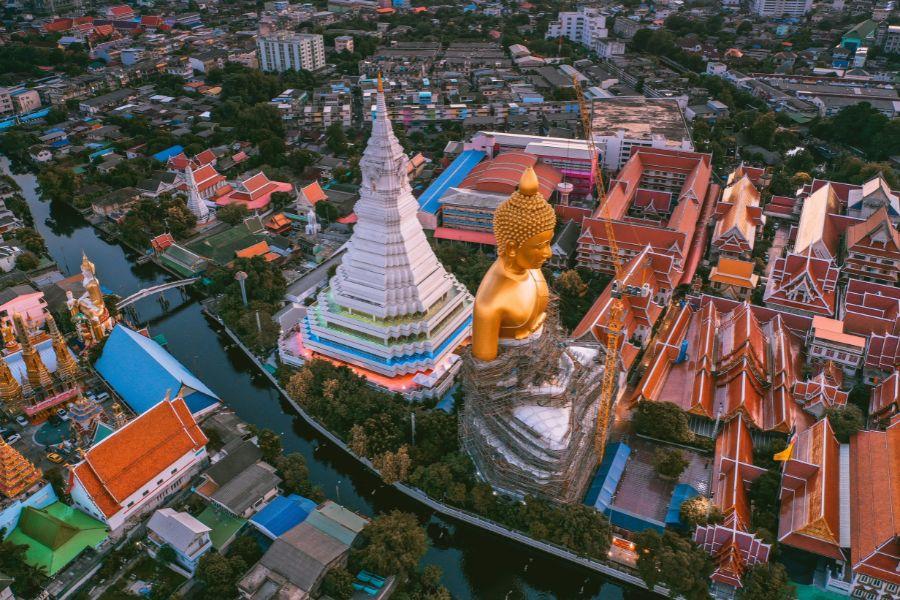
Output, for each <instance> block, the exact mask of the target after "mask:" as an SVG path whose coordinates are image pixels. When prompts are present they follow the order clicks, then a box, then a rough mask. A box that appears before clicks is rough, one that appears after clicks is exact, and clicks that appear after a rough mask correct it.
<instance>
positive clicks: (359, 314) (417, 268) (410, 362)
mask: <svg viewBox="0 0 900 600" xmlns="http://www.w3.org/2000/svg"><path fill="white" fill-rule="evenodd" d="M407 162H408V159H407V157H406V155H405V154H404V153H403V148H402V147H401V146H400V143H399V142H398V141H397V137H396V136H395V135H394V132H393V130H392V129H391V123H390V120H389V119H388V114H387V107H386V105H385V100H384V94H383V92H381V91H380V90H379V93H378V94H377V99H376V111H375V120H374V122H373V124H372V135H371V137H370V138H369V142H368V145H367V146H366V150H365V152H364V153H363V156H362V159H361V160H360V163H359V166H360V170H361V171H362V186H361V188H360V199H359V201H358V202H357V203H356V206H355V207H354V211H355V212H356V216H357V218H358V220H357V223H356V226H355V228H354V230H353V236H352V237H351V238H350V241H349V243H348V246H347V251H346V253H345V254H344V256H343V258H342V261H341V264H340V266H339V267H338V268H337V271H336V273H335V275H334V276H333V277H332V278H331V281H330V282H329V285H328V287H327V288H325V289H324V290H322V291H321V292H320V293H319V295H318V297H317V300H316V303H315V304H314V305H312V306H310V307H309V309H308V311H307V315H306V317H305V319H304V321H303V322H302V323H301V336H302V344H303V346H304V347H305V348H306V349H307V350H308V351H311V352H312V354H319V355H324V356H326V357H328V358H330V359H332V360H337V361H339V362H343V363H347V364H349V365H351V366H353V367H356V369H355V370H356V371H357V372H359V373H360V374H362V375H364V376H366V377H367V378H368V379H369V381H370V382H372V383H373V384H375V385H378V386H380V387H382V388H386V389H387V390H389V391H391V392H397V393H401V394H403V395H404V396H405V397H406V398H408V399H410V400H420V399H424V398H430V397H438V396H441V395H443V394H444V393H446V392H447V390H449V388H450V386H451V385H452V383H453V378H454V376H455V374H456V373H457V371H458V370H459V367H460V358H459V356H457V355H456V354H455V353H454V350H456V349H457V348H458V347H459V345H460V344H461V343H463V342H464V341H465V340H466V339H467V338H468V337H469V335H470V331H471V326H472V305H473V303H474V300H473V298H472V296H471V294H469V292H468V291H467V290H466V288H465V286H463V285H462V284H461V283H460V282H459V281H457V279H456V278H455V277H454V276H453V275H451V274H449V273H447V271H446V270H444V267H443V265H441V263H440V262H438V259H437V257H436V256H435V255H434V252H432V250H431V247H430V246H429V245H428V240H427V239H426V238H425V234H424V232H423V231H422V226H421V225H420V224H419V220H418V217H417V216H416V213H417V211H418V209H419V205H418V202H417V201H416V199H415V198H414V197H413V195H412V189H411V187H410V185H409V179H408V177H407Z"/></svg>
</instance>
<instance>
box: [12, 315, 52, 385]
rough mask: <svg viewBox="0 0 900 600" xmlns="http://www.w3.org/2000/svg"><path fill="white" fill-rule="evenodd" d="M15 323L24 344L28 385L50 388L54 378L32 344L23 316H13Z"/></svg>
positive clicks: (23, 357)
mask: <svg viewBox="0 0 900 600" xmlns="http://www.w3.org/2000/svg"><path fill="white" fill-rule="evenodd" d="M13 321H14V322H15V324H16V331H17V332H18V334H19V343H20V344H22V360H23V361H24V362H25V369H26V370H27V372H28V383H29V384H31V387H32V388H39V387H42V388H50V387H51V386H52V385H53V377H51V376H50V371H48V370H47V365H45V364H44V361H43V360H41V355H40V354H39V353H38V351H37V348H35V347H34V344H32V343H31V338H30V337H28V330H27V329H25V322H24V321H22V315H20V314H19V313H16V314H15V315H13Z"/></svg>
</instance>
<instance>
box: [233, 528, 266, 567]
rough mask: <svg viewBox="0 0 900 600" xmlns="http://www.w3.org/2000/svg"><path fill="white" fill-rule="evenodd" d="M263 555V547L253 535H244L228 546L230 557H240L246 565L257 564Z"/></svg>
mask: <svg viewBox="0 0 900 600" xmlns="http://www.w3.org/2000/svg"><path fill="white" fill-rule="evenodd" d="M262 555H263V551H262V548H260V547H259V542H257V541H256V538H254V537H253V536H252V535H242V536H241V537H239V538H237V539H236V540H234V541H233V542H232V543H231V545H230V546H228V558H229V559H232V558H236V557H237V558H240V559H241V560H243V561H244V564H246V565H254V564H256V561H258V560H259V559H260V558H262Z"/></svg>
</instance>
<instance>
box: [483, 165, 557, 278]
mask: <svg viewBox="0 0 900 600" xmlns="http://www.w3.org/2000/svg"><path fill="white" fill-rule="evenodd" d="M555 227H556V213H555V212H554V211H553V207H552V206H550V205H549V204H548V203H547V201H546V200H545V199H544V196H543V195H542V194H541V192H540V188H539V183H538V178H537V174H536V173H535V172H534V169H533V168H531V167H528V168H527V169H525V172H524V173H522V178H521V180H520V181H519V189H518V190H516V191H515V192H513V194H512V196H510V197H509V198H508V199H507V200H506V201H504V202H503V203H502V204H501V205H500V206H498V207H497V210H496V211H495V212H494V236H495V237H496V238H497V253H498V254H499V255H500V258H501V259H502V260H503V262H504V264H505V266H506V268H507V269H509V270H511V271H513V272H517V273H518V272H523V271H525V270H528V269H540V268H541V265H543V264H544V262H545V261H546V260H547V259H548V258H550V256H551V255H552V252H551V250H550V242H551V241H552V239H553V230H554V228H555Z"/></svg>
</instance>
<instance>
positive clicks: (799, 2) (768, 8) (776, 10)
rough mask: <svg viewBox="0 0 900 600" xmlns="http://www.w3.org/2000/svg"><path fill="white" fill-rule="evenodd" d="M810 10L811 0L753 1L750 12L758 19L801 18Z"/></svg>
mask: <svg viewBox="0 0 900 600" xmlns="http://www.w3.org/2000/svg"><path fill="white" fill-rule="evenodd" d="M810 8H812V0H753V1H752V2H751V3H750V12H752V13H753V14H755V15H757V16H760V17H785V16H786V17H802V16H803V15H805V14H806V13H808V12H809V9H810Z"/></svg>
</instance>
